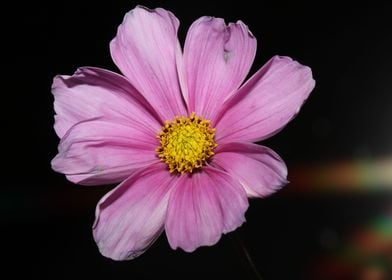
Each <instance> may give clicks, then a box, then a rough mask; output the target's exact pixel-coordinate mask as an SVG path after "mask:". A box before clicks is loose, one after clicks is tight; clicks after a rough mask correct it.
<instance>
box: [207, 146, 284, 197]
mask: <svg viewBox="0 0 392 280" xmlns="http://www.w3.org/2000/svg"><path fill="white" fill-rule="evenodd" d="M215 152H216V154H215V155H214V157H213V161H212V163H211V164H212V165H213V166H217V167H219V168H222V169H223V170H225V171H226V172H228V173H229V174H230V175H231V176H232V177H233V178H236V179H238V180H239V181H240V182H241V184H242V186H243V187H244V189H245V190H246V193H247V194H248V196H249V197H264V196H267V195H270V194H272V193H274V192H275V191H277V190H278V189H279V188H281V187H282V186H283V185H285V184H286V183H287V180H286V178H287V167H286V165H285V163H284V162H283V160H282V159H281V158H280V157H279V156H278V155H277V154H276V153H275V152H274V151H272V150H271V149H269V148H267V147H263V146H260V145H256V144H253V143H228V144H223V145H220V146H218V147H217V149H216V151H215Z"/></svg>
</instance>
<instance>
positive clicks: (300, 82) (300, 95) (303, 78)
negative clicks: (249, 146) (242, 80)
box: [215, 56, 315, 143]
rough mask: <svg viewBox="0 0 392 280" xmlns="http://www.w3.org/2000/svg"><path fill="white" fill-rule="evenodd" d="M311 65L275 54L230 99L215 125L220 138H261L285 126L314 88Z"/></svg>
mask: <svg viewBox="0 0 392 280" xmlns="http://www.w3.org/2000/svg"><path fill="white" fill-rule="evenodd" d="M314 85H315V81H314V80H313V78H312V71H311V70H310V68H309V67H306V66H303V65H301V64H299V63H298V62H296V61H293V60H292V59H291V58H289V57H279V56H275V57H273V58H272V59H271V60H270V61H269V62H267V64H265V65H264V66H263V67H262V68H261V69H260V70H259V71H258V72H257V73H256V74H255V75H254V76H253V77H252V78H251V79H250V80H249V81H248V82H247V83H246V84H245V85H244V86H242V87H241V89H240V90H239V92H238V93H237V94H236V95H234V96H233V98H231V99H230V100H228V102H227V104H226V105H225V109H224V110H223V114H222V118H221V119H220V121H218V122H217V124H216V125H215V127H216V139H217V141H218V142H221V143H222V142H235V141H236V142H242V141H250V142H257V141H260V140H263V139H266V138H268V137H270V136H271V135H273V134H275V133H277V132H278V131H279V130H280V129H282V128H283V127H284V126H285V125H286V124H287V123H288V122H289V121H290V120H291V119H292V118H293V117H294V116H295V115H296V114H297V113H298V112H299V109H300V107H301V105H302V104H303V103H304V101H305V100H306V99H307V98H308V96H309V94H310V92H311V91H312V89H313V88H314Z"/></svg>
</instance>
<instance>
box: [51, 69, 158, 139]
mask: <svg viewBox="0 0 392 280" xmlns="http://www.w3.org/2000/svg"><path fill="white" fill-rule="evenodd" d="M52 92H53V94H54V98H55V100H54V108H55V111H56V114H57V115H56V116H55V120H56V122H55V125H54V128H55V130H56V132H57V135H58V136H59V137H60V138H61V137H63V136H64V134H65V133H66V132H67V130H68V129H69V128H70V127H71V126H73V125H74V124H76V123H78V122H80V121H84V120H87V119H91V118H96V117H102V116H105V117H116V118H123V119H124V120H126V121H127V122H130V123H139V124H140V125H141V128H142V129H143V130H144V131H145V132H146V134H149V135H155V133H156V132H157V131H159V129H160V124H159V122H158V121H157V119H156V118H154V117H153V114H154V112H153V111H152V109H151V107H150V106H149V105H148V103H147V102H146V101H145V100H144V98H143V97H142V96H141V95H140V94H139V93H138V92H137V91H136V90H135V89H134V88H133V87H132V85H131V84H130V83H129V82H128V81H127V80H126V79H125V78H124V77H122V76H120V75H118V74H116V73H113V72H110V71H108V70H104V69H100V68H93V67H83V68H79V69H78V70H77V71H76V72H75V74H74V75H72V76H56V77H55V78H54V81H53V85H52Z"/></svg>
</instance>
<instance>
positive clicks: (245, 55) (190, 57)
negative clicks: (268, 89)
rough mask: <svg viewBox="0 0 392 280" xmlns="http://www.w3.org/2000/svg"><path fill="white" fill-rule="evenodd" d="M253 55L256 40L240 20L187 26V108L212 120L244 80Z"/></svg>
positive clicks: (210, 19) (205, 19)
mask: <svg viewBox="0 0 392 280" xmlns="http://www.w3.org/2000/svg"><path fill="white" fill-rule="evenodd" d="M255 54H256V39H255V38H254V37H253V35H252V34H251V33H250V31H249V30H248V27H247V26H246V25H245V24H244V23H243V22H241V21H238V22H237V23H230V24H229V25H228V26H226V24H225V22H224V20H223V19H221V18H213V17H202V18H200V19H198V20H197V21H195V22H194V23H193V24H192V26H191V27H190V29H189V31H188V34H187V36H186V40H185V46H184V67H185V79H186V81H187V86H188V94H189V109H190V111H191V112H195V113H196V114H198V115H202V116H203V117H205V118H207V119H213V117H214V115H215V112H216V111H217V108H220V107H221V104H222V103H223V101H225V99H226V98H227V97H228V96H229V95H230V94H231V93H233V92H234V91H236V90H237V89H238V88H239V86H240V85H241V84H242V82H243V81H244V79H245V77H246V75H247V74H248V72H249V69H250V67H251V65H252V63H253V60H254V57H255Z"/></svg>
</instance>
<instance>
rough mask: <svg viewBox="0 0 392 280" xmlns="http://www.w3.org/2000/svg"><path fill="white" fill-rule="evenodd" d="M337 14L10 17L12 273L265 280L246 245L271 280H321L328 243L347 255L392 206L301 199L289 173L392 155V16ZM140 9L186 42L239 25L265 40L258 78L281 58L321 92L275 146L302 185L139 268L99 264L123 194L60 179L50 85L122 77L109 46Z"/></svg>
mask: <svg viewBox="0 0 392 280" xmlns="http://www.w3.org/2000/svg"><path fill="white" fill-rule="evenodd" d="M256 2H257V4H256ZM326 3H328V4H321V3H318V2H317V1H314V2H309V3H302V2H298V1H291V3H289V4H287V3H285V2H281V1H273V3H271V2H267V1H238V2H236V3H232V4H230V3H228V1H225V2H224V3H219V2H214V3H212V2H209V3H203V2H200V1H193V2H191V1H139V2H135V1H110V2H102V3H101V1H91V2H87V1H59V2H55V3H51V4H48V5H43V4H37V3H34V4H28V5H26V4H22V3H17V5H16V6H15V7H12V8H11V7H10V8H5V9H3V13H2V14H3V19H2V20H3V21H4V22H3V23H2V38H3V39H2V41H3V42H2V45H3V55H2V67H3V71H4V73H5V75H2V76H3V79H4V78H5V81H4V82H3V91H4V92H3V93H2V95H3V97H5V98H3V99H2V119H3V121H2V125H3V128H2V131H3V135H4V136H3V137H2V138H3V141H4V144H3V156H2V159H3V164H4V166H5V168H3V172H2V178H3V179H2V182H3V185H2V188H1V190H2V191H1V198H0V209H1V214H0V219H1V220H0V222H1V228H0V230H1V235H2V236H3V237H2V241H3V244H2V251H1V252H2V257H3V258H2V259H3V260H2V266H3V267H4V268H6V269H7V268H10V271H12V272H13V273H14V274H13V275H14V276H16V275H21V274H23V273H28V274H29V275H30V276H34V277H36V276H37V277H41V278H42V279H46V278H47V279H90V278H95V279H116V278H120V277H123V278H128V279H156V278H158V277H163V278H164V279H165V278H169V277H170V278H171V279H186V278H191V279H193V278H195V279H196V278H197V279H199V278H202V279H203V278H204V279H210V278H215V277H219V278H224V277H231V276H234V278H238V279H254V275H252V274H251V273H250V271H249V266H247V264H246V262H245V261H244V259H245V257H244V255H243V254H241V252H240V250H238V242H237V241H236V240H237V239H236V238H238V236H240V238H241V240H242V242H243V244H244V245H245V246H246V247H247V248H248V251H249V253H250V255H251V256H252V259H253V262H254V264H255V265H256V266H257V268H258V269H259V270H260V273H261V275H262V276H263V279H267V280H275V279H320V278H312V276H311V275H312V272H311V271H312V268H313V264H314V262H315V260H316V259H317V258H318V256H319V255H320V254H322V253H323V252H325V251H326V250H327V249H330V248H325V247H323V244H324V243H323V242H322V239H323V236H325V232H327V233H328V232H332V233H333V236H334V237H333V238H334V239H336V240H338V241H336V242H337V243H339V242H340V241H339V240H343V239H344V236H345V234H346V233H347V232H348V231H349V230H350V228H351V227H353V226H355V225H357V224H359V223H360V222H361V221H363V220H365V219H367V218H368V217H371V216H372V215H374V214H375V213H378V212H379V211H381V210H380V209H382V208H383V207H385V205H389V204H391V198H392V195H391V192H390V191H384V192H372V193H370V194H369V193H359V194H355V193H354V194H353V193H350V194H339V193H334V194H329V195H316V194H307V195H301V194H296V192H295V188H296V184H295V181H296V178H295V174H292V173H290V170H291V168H295V167H296V166H298V165H302V164H305V165H306V164H308V165H312V164H313V163H320V162H321V163H322V162H334V161H339V160H348V161H350V160H351V159H357V158H362V159H363V158H365V159H368V160H373V159H377V158H380V157H381V158H385V157H387V156H389V155H391V154H392V153H391V152H392V130H391V127H392V125H391V120H392V109H391V107H392V94H391V91H392V69H391V65H392V54H391V51H392V34H391V27H392V20H391V18H392V17H391V14H392V5H390V4H377V3H375V2H369V3H364V4H359V3H356V4H355V5H346V6H344V5H342V4H332V3H330V2H329V1H327V2H326ZM137 4H142V5H145V6H147V7H150V8H155V7H163V8H166V9H168V10H171V11H172V12H173V13H174V14H175V15H176V16H177V17H178V18H179V19H180V22H181V26H180V31H179V37H180V40H181V42H184V39H185V34H186V31H187V28H188V27H189V26H190V24H191V23H192V22H193V21H194V20H196V19H197V18H198V17H200V16H203V15H212V16H216V17H223V18H225V20H226V22H231V21H236V20H238V19H240V20H242V21H244V22H245V23H246V24H247V25H248V26H249V28H250V30H251V31H252V33H253V34H254V35H255V37H256V38H257V39H258V53H257V56H256V60H255V62H254V65H253V68H252V71H251V73H254V72H255V71H256V70H257V69H258V68H259V67H261V66H262V65H263V64H264V63H265V62H266V61H267V60H268V59H269V58H270V57H272V56H273V55H275V54H279V55H287V56H290V57H292V58H294V59H296V60H298V61H299V62H301V63H302V64H305V65H308V66H310V67H311V68H312V70H313V74H314V77H315V80H316V88H315V89H314V91H313V93H312V94H311V96H310V98H309V100H308V101H307V103H306V104H305V105H304V107H303V108H302V110H301V113H300V114H299V116H298V117H297V118H296V119H295V120H294V121H293V122H292V123H290V124H289V125H288V126H287V127H286V128H285V129H284V130H283V131H282V132H280V133H279V134H278V135H276V136H274V137H273V138H272V139H269V140H268V141H266V142H265V143H264V144H266V145H268V146H270V147H271V148H273V149H274V150H275V151H277V152H278V153H279V154H280V155H281V156H282V157H283V159H285V161H286V162H287V164H288V167H289V180H290V181H292V182H293V183H292V184H290V185H288V186H287V187H286V189H285V190H283V191H280V192H278V193H277V194H275V195H273V196H271V197H269V198H266V199H263V200H252V201H251V206H250V208H249V210H248V212H247V215H246V217H247V223H246V224H244V225H243V226H242V227H241V228H240V229H239V230H237V232H236V234H228V235H226V236H224V237H223V238H222V239H221V241H220V242H219V243H218V244H217V245H216V246H213V247H206V248H200V249H199V250H197V251H196V252H194V253H192V254H187V253H184V252H182V251H180V250H177V251H173V250H171V249H170V247H169V245H168V243H167V241H166V237H165V236H164V235H162V237H161V238H159V239H158V241H157V242H156V243H155V244H154V245H153V246H152V247H151V248H150V249H149V250H148V251H147V252H146V253H145V254H144V255H142V256H141V257H140V258H138V259H136V260H133V261H129V262H114V261H111V260H109V259H106V258H104V257H102V256H101V255H100V254H99V252H98V250H97V248H96V246H95V243H94V241H93V239H92V234H91V225H92V222H93V220H94V210H95V205H96V203H97V201H98V200H99V198H100V197H101V196H103V195H104V194H105V193H106V192H107V191H108V190H109V189H111V187H112V186H105V187H81V186H76V185H73V184H71V183H69V182H67V181H66V179H65V177H64V176H63V175H61V174H56V173H54V172H53V171H52V170H51V168H50V160H51V159H52V158H53V157H54V156H55V154H56V152H57V144H58V139H57V137H56V135H55V133H54V131H53V128H52V126H53V114H54V111H53V108H52V107H53V105H52V103H53V97H52V95H51V93H50V86H51V82H52V78H53V77H54V75H56V74H72V73H73V72H74V71H75V69H76V68H77V67H80V66H97V67H102V68H106V69H110V70H112V71H117V72H118V70H117V68H116V66H115V65H114V63H113V62H112V60H111V58H110V54H109V42H110V40H111V39H112V38H113V37H114V36H115V33H116V29H117V26H118V25H119V24H120V23H121V21H122V19H123V16H124V14H125V13H126V12H127V11H129V10H130V9H132V8H134V7H135V5H137ZM336 242H335V243H336ZM342 242H343V241H342ZM335 243H334V244H335ZM334 246H338V245H334ZM355 279H357V278H355ZM358 279H359V278H358Z"/></svg>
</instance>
